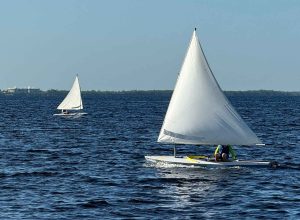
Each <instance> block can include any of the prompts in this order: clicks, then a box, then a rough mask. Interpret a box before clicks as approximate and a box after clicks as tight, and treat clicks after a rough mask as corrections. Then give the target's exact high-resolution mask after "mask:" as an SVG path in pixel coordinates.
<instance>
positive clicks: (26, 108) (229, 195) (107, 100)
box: [0, 92, 300, 219]
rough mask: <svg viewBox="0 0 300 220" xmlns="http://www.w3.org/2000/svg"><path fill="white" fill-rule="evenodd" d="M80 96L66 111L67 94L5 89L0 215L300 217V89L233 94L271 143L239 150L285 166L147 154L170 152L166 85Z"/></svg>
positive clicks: (0, 115)
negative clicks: (179, 162)
mask: <svg viewBox="0 0 300 220" xmlns="http://www.w3.org/2000/svg"><path fill="white" fill-rule="evenodd" d="M83 98H84V104H85V106H86V109H85V111H86V112H88V115H87V116H86V117H81V118H77V119H64V118H60V117H53V116H52V114H53V113H55V108H56V106H57V105H58V104H59V103H60V101H61V100H62V99H63V96H60V95H59V96H1V97H0V106H1V111H0V128H1V130H0V152H1V156H0V210H1V211H0V219H253V218H257V219H300V175H299V171H300V96H293V97H289V96H282V97H281V96H278V97H277V96H258V95H257V96H249V97H248V96H231V97H229V98H230V100H231V101H232V103H233V105H234V106H236V109H237V111H238V112H239V113H240V115H241V116H242V117H243V118H244V119H245V121H246V122H247V123H248V124H249V126H250V127H251V128H252V129H253V130H254V131H255V133H256V134H257V135H258V136H259V137H260V138H261V139H262V140H263V142H264V143H266V144H267V145H266V146H265V147H238V146H235V150H236V151H237V153H238V157H239V158H240V159H253V158H255V159H257V160H262V159H264V160H276V161H278V162H279V163H280V166H279V167H278V168H224V169H205V168H193V167H175V166H163V165H156V166H155V165H152V164H149V163H146V161H145V159H144V155H162V154H165V155H168V154H170V155H171V154H172V148H173V147H172V146H168V145H160V144H158V143H156V139H157V136H158V133H159V130H160V127H161V124H162V121H163V118H164V115H165V112H166V109H167V105H168V102H169V98H170V94H169V93H162V92H161V93H160V92H153V93H143V92H141V93H135V92H132V93H115V94H114V93H103V94H98V95H85V96H83ZM213 151H214V147H199V146H189V147H185V146H180V147H179V154H180V153H182V154H184V153H199V154H210V153H212V152H213Z"/></svg>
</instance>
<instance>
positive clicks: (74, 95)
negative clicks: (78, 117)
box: [57, 76, 83, 110]
mask: <svg viewBox="0 0 300 220" xmlns="http://www.w3.org/2000/svg"><path fill="white" fill-rule="evenodd" d="M57 109H60V110H80V109H83V104H82V99H81V92H80V85H79V79H78V76H76V78H75V81H74V83H73V86H72V88H71V90H70V92H69V93H68V95H67V96H66V98H65V99H64V100H63V101H62V103H61V104H60V105H59V106H58V107H57Z"/></svg>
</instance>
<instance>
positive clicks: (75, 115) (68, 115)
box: [53, 112, 87, 117]
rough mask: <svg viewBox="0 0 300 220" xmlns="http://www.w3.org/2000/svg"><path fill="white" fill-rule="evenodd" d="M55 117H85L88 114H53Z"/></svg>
mask: <svg viewBox="0 0 300 220" xmlns="http://www.w3.org/2000/svg"><path fill="white" fill-rule="evenodd" d="M53 115H54V116H62V117H77V116H78V117H80V116H83V115H87V113H85V112H72V113H68V114H66V113H57V114H53Z"/></svg>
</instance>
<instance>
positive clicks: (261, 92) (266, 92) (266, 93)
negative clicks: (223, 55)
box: [0, 89, 300, 96]
mask: <svg viewBox="0 0 300 220" xmlns="http://www.w3.org/2000/svg"><path fill="white" fill-rule="evenodd" d="M68 92H69V91H67V90H55V89H50V90H47V91H42V90H39V89H36V90H35V91H34V92H26V90H24V91H23V92H17V93H4V92H3V90H2V91H1V93H0V95H3V96H7V95H46V96H52V95H60V94H61V95H65V94H66V93H68ZM172 92H173V90H120V91H100V90H98V91H96V90H83V91H82V95H93V94H95V95H96V94H134V93H136V94H137V93H140V94H151V93H152V94H171V93H172ZM224 93H225V94H226V95H229V96H231V95H240V96H249V95H261V96H300V91H275V90H247V91H224Z"/></svg>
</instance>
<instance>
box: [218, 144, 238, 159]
mask: <svg viewBox="0 0 300 220" xmlns="http://www.w3.org/2000/svg"><path fill="white" fill-rule="evenodd" d="M228 147H229V154H230V155H231V157H232V158H233V159H234V160H236V153H235V151H234V150H233V148H232V147H231V145H228ZM221 149H222V145H218V146H217V148H216V150H215V155H216V154H218V153H221Z"/></svg>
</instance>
